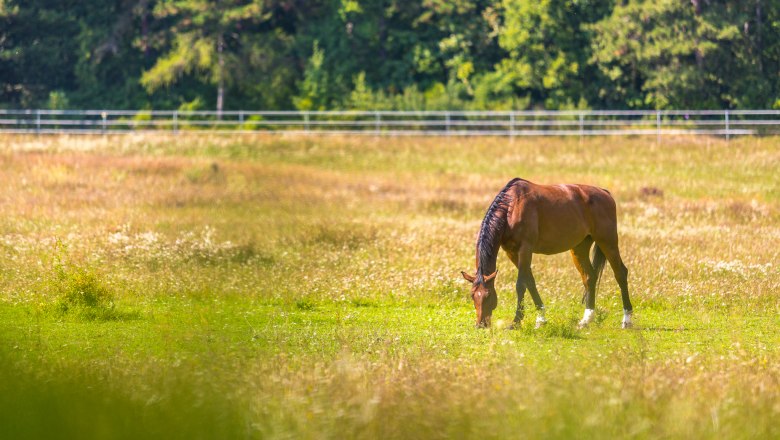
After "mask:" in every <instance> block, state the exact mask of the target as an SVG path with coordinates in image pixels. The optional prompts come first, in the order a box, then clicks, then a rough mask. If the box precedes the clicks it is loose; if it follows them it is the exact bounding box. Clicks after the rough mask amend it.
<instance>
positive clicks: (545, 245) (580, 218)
mask: <svg viewBox="0 0 780 440" xmlns="http://www.w3.org/2000/svg"><path fill="white" fill-rule="evenodd" d="M512 187H513V192H514V195H515V203H514V206H513V212H512V213H511V214H510V217H511V218H510V219H509V220H510V222H509V223H510V229H513V230H515V231H516V233H517V234H518V235H521V236H524V237H526V238H527V239H530V240H531V241H533V242H534V248H535V252H538V253H543V254H554V253H558V252H563V251H566V250H568V249H571V248H572V247H573V246H575V245H577V244H579V242H580V241H582V240H583V239H584V238H585V237H587V236H588V235H593V236H594V238H596V237H599V238H601V237H605V238H606V237H611V236H612V235H613V234H614V233H616V220H615V218H616V215H615V211H616V209H615V201H614V199H613V198H612V196H611V195H610V193H609V192H608V191H607V190H605V189H602V188H598V187H595V186H590V185H580V184H560V185H539V184H535V183H533V182H529V181H527V180H516V181H515V180H513V183H512ZM518 239H521V237H519V236H516V237H515V240H513V241H516V240H518Z"/></svg>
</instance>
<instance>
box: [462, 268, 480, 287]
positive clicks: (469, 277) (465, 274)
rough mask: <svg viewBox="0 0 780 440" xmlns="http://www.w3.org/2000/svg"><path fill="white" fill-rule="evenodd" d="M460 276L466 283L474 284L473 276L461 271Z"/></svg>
mask: <svg viewBox="0 0 780 440" xmlns="http://www.w3.org/2000/svg"><path fill="white" fill-rule="evenodd" d="M460 274H461V275H463V278H465V279H466V281H468V282H469V283H472V284H473V283H474V280H476V279H477V278H476V277H475V276H472V275H469V274H467V273H466V272H463V271H461V272H460Z"/></svg>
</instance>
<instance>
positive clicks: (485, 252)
mask: <svg viewBox="0 0 780 440" xmlns="http://www.w3.org/2000/svg"><path fill="white" fill-rule="evenodd" d="M483 240H484V241H483ZM500 241H501V234H500V233H498V234H495V236H494V237H493V239H492V240H485V239H484V237H483V238H481V240H480V242H478V243H477V270H478V271H479V270H480V269H481V270H482V274H483V275H490V274H491V273H493V272H495V271H496V266H497V263H496V261H497V260H498V249H499V248H500V247H501V243H500Z"/></svg>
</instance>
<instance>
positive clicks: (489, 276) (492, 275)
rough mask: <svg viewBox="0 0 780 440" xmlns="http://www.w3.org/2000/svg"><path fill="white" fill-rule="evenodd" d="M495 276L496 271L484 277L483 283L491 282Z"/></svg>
mask: <svg viewBox="0 0 780 440" xmlns="http://www.w3.org/2000/svg"><path fill="white" fill-rule="evenodd" d="M496 275H498V271H495V272H493V273H491V274H490V275H488V276H486V277H485V282H486V283H487V282H488V281H490V280H492V279H493V278H495V277H496Z"/></svg>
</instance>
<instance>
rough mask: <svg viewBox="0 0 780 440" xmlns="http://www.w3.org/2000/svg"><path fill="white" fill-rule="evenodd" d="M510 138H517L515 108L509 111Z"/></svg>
mask: <svg viewBox="0 0 780 440" xmlns="http://www.w3.org/2000/svg"><path fill="white" fill-rule="evenodd" d="M509 139H511V140H515V112H514V110H512V111H510V113H509Z"/></svg>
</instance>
